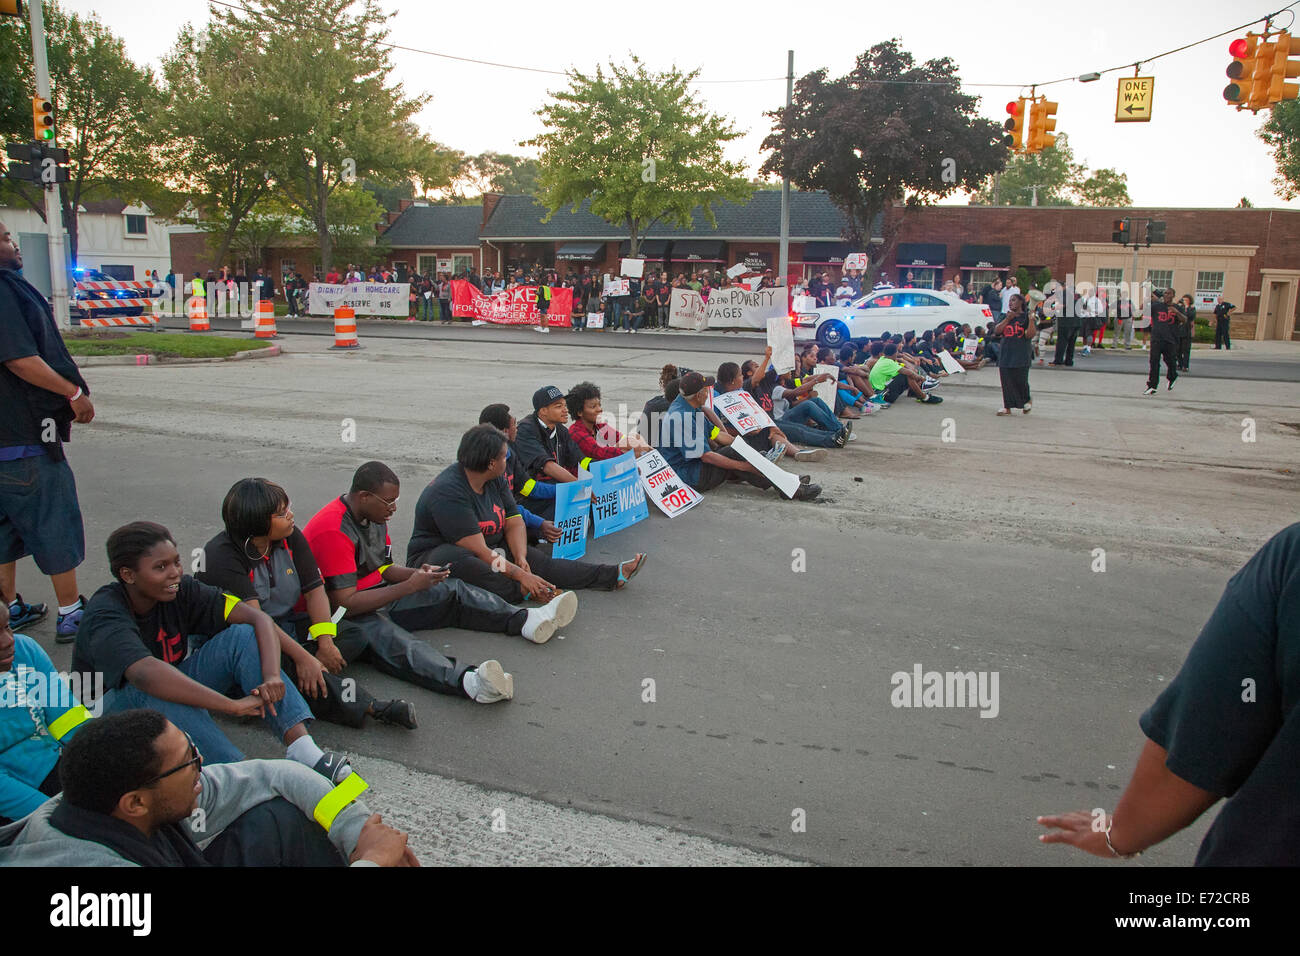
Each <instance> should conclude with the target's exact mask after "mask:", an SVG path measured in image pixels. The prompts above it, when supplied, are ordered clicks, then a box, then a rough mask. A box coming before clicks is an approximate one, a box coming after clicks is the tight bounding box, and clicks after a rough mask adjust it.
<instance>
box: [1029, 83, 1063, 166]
mask: <svg viewBox="0 0 1300 956" xmlns="http://www.w3.org/2000/svg"><path fill="white" fill-rule="evenodd" d="M1058 105H1059V104H1057V103H1053V102H1051V101H1050V100H1048V99H1047V98H1046V97H1043V98H1042V99H1039V100H1035V101H1034V103H1033V105H1032V106H1031V107H1030V108H1029V144H1028V146H1027V151H1028V152H1030V153H1041V152H1042V151H1043V150H1045V149H1047V147H1049V146H1051V145H1052V144H1053V143H1055V142H1056V137H1055V136H1053V135H1052V133H1051V131H1052V130H1054V129H1056V116H1055V115H1053V114H1055V113H1056V108H1057V106H1058Z"/></svg>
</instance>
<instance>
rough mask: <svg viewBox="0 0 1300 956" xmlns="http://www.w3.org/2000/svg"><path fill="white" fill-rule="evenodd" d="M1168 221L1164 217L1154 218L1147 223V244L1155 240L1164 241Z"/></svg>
mask: <svg viewBox="0 0 1300 956" xmlns="http://www.w3.org/2000/svg"><path fill="white" fill-rule="evenodd" d="M1167 225H1168V223H1166V222H1165V220H1163V219H1153V220H1152V221H1151V222H1148V223H1147V245H1148V246H1149V245H1151V243H1153V242H1164V241H1165V235H1166V229H1165V227H1166V226H1167Z"/></svg>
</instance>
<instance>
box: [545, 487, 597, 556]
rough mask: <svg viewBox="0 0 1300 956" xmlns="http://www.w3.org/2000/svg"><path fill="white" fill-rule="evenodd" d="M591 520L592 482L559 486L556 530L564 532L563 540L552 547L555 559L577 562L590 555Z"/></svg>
mask: <svg viewBox="0 0 1300 956" xmlns="http://www.w3.org/2000/svg"><path fill="white" fill-rule="evenodd" d="M590 520H591V479H590V478H579V479H578V480H577V481H560V482H556V485H555V526H556V527H557V528H559V529H560V540H559V541H556V542H555V543H554V544H553V545H551V557H553V558H557V559H564V560H566V561H573V560H576V559H577V558H580V557H582V556H583V555H584V554H586V553H587V525H588V523H589V522H590Z"/></svg>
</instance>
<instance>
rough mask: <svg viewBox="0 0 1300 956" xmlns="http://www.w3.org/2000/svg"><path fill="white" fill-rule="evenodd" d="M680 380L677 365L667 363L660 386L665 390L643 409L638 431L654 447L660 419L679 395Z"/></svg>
mask: <svg viewBox="0 0 1300 956" xmlns="http://www.w3.org/2000/svg"><path fill="white" fill-rule="evenodd" d="M670 369H671V371H672V374H671V375H670V374H669V370H670ZM679 382H680V379H678V377H677V366H676V365H665V366H664V368H663V371H662V372H661V373H660V374H659V387H660V388H662V389H663V392H662V393H661V394H659V395H656V396H655V397H654V398H652V399H650V400H649V401H648V402H646V403H645V407H644V408H642V409H641V421H640V422H639V423H638V425H637V431H638V432H639V433H641V434H644V435H646V436H648V437H649V441H650V446H651V447H652V448H653V447H655V446H656V445H658V443H659V421H660V419H662V418H663V414H664V412H666V411H668V406H669V405H671V404H672V403H673V399H675V398H676V397H677V388H678V384H679Z"/></svg>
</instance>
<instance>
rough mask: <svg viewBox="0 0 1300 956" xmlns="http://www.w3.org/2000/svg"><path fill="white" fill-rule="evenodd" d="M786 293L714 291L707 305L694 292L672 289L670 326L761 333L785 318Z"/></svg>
mask: <svg viewBox="0 0 1300 956" xmlns="http://www.w3.org/2000/svg"><path fill="white" fill-rule="evenodd" d="M785 306H786V291H785V289H759V290H757V291H756V292H750V291H749V290H748V289H714V290H713V291H712V292H710V293H709V301H708V302H705V301H704V300H703V299H702V298H701V297H700V294H699V293H698V292H695V291H694V290H692V289H673V298H672V304H671V306H670V308H669V312H668V325H669V326H671V327H672V328H674V329H761V330H763V331H766V330H767V320H768V319H769V318H770V317H771V316H774V315H786V314H787V313H786V307H785Z"/></svg>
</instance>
